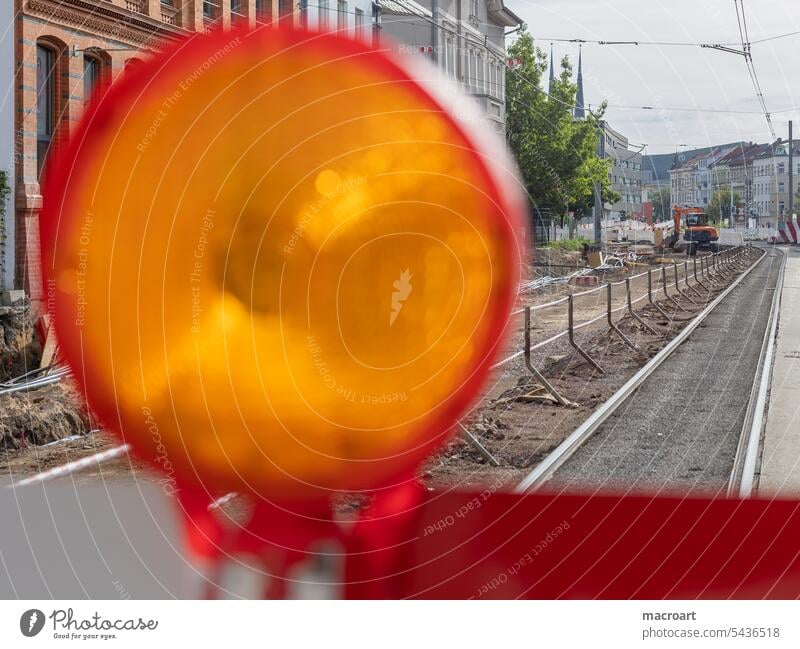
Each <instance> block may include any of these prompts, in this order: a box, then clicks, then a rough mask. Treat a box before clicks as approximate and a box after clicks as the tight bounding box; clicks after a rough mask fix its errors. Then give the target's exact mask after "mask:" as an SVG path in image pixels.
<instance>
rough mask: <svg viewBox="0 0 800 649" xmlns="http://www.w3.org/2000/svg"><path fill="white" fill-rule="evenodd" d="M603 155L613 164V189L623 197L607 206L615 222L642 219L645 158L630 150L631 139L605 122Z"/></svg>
mask: <svg viewBox="0 0 800 649" xmlns="http://www.w3.org/2000/svg"><path fill="white" fill-rule="evenodd" d="M600 126H601V138H602V141H601V142H600V152H601V156H602V157H603V158H608V159H610V160H611V161H612V166H611V170H610V171H609V172H608V173H609V178H610V180H611V189H613V190H614V191H615V192H616V193H617V194H619V195H620V199H619V201H617V202H616V203H613V204H610V203H607V204H606V205H605V206H604V209H605V211H606V216H609V217H610V218H612V219H625V218H632V219H640V218H642V217H643V212H642V155H641V153H640V152H638V151H635V150H634V151H631V150H630V143H629V142H628V138H627V137H625V136H624V135H622V134H621V133H618V132H617V131H615V130H614V129H612V128H611V127H610V126H609V125H608V123H607V122H605V121H601V122H600Z"/></svg>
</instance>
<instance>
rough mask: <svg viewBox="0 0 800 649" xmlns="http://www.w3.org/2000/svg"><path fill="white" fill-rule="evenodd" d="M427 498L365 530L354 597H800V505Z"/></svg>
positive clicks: (351, 570) (354, 569)
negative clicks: (799, 555)
mask: <svg viewBox="0 0 800 649" xmlns="http://www.w3.org/2000/svg"><path fill="white" fill-rule="evenodd" d="M420 498H421V500H420V501H419V502H418V503H416V504H414V503H412V502H411V500H409V501H408V502H406V503H405V505H407V507H406V508H405V510H406V513H404V514H402V515H399V516H393V517H390V518H388V519H387V518H383V519H382V522H379V521H374V522H364V523H360V524H359V526H358V528H357V531H356V535H355V545H356V547H354V548H353V549H352V551H353V554H351V556H350V557H349V559H348V567H347V579H346V581H347V582H348V587H347V593H346V594H347V596H348V597H351V598H365V597H383V598H407V597H415V598H418V597H421V598H456V599H461V598H471V597H475V598H517V597H525V598H532V599H551V598H584V599H585V598H603V599H627V598H636V599H660V598H678V599H693V598H796V597H797V596H798V595H800V561H798V554H799V553H800V502H795V501H764V500H750V501H738V500H721V499H720V500H708V499H697V498H692V499H688V498H687V499H681V498H665V497H659V498H650V497H644V496H635V497H616V496H595V497H592V496H581V495H570V496H558V497H556V496H549V495H530V496H517V495H513V494H506V493H491V492H490V491H486V492H484V493H483V494H481V493H477V492H476V493H449V494H444V495H431V494H425V495H423V496H421V497H420ZM374 515H375V516H377V517H379V518H380V517H381V516H382V513H381V512H376V513H375V514H374Z"/></svg>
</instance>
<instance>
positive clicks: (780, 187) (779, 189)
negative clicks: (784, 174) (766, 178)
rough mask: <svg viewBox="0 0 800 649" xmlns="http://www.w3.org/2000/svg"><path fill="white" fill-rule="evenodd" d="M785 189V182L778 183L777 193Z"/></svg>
mask: <svg viewBox="0 0 800 649" xmlns="http://www.w3.org/2000/svg"><path fill="white" fill-rule="evenodd" d="M785 191H786V183H778V193H779V194H782V193H783V192H785Z"/></svg>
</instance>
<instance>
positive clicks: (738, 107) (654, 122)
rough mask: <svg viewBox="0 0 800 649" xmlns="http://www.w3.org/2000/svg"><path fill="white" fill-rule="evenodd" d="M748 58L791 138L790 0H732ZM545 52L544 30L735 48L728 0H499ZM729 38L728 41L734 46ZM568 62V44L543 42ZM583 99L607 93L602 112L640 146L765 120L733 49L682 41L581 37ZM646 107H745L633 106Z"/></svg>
mask: <svg viewBox="0 0 800 649" xmlns="http://www.w3.org/2000/svg"><path fill="white" fill-rule="evenodd" d="M742 1H743V4H744V12H745V14H744V15H745V18H746V20H747V27H748V32H749V36H750V41H751V42H753V45H752V50H751V51H752V58H753V64H754V66H755V70H756V73H757V76H758V80H759V81H760V83H761V88H762V90H763V94H764V100H765V102H766V105H767V108H768V110H769V111H770V113H771V114H772V122H773V126H774V129H775V134H776V137H783V138H784V139H785V138H787V137H788V121H789V120H794V124H795V134H796V136H797V137H798V139H800V34H796V35H793V36H787V37H785V38H780V39H775V40H770V41H767V42H764V43H755V41H757V40H759V39H763V38H770V37H774V36H778V35H782V34H786V33H788V32H793V31H798V32H800V1H798V0H742ZM505 4H506V6H507V7H509V8H510V9H511V10H512V11H514V12H515V13H516V14H517V15H519V16H520V17H521V18H522V19H523V20H524V21H525V22H526V24H527V26H528V31H529V32H530V33H531V34H532V35H533V37H534V39H535V41H536V44H537V45H538V46H539V47H541V48H542V49H544V50H545V51H546V52H548V53H549V50H550V43H551V40H550V39H573V38H581V39H587V40H605V41H620V40H625V41H631V40H633V41H658V42H689V43H725V44H728V45H730V46H731V47H734V48H736V49H739V50H741V49H742V46H741V39H740V36H739V23H738V22H737V16H736V7H735V3H734V0H614V1H609V0H505ZM735 43H738V45H734V44H735ZM553 47H554V50H555V55H556V58H557V59H560V58H561V57H563V56H564V55H568V56H569V57H570V58H571V59H572V60H573V63H574V64H575V67H576V69H577V58H578V45H576V44H572V43H562V42H553ZM582 50H583V77H584V92H585V95H586V97H585V100H586V103H587V104H591V105H592V106H595V105H597V104H599V103H600V102H601V101H602V100H604V99H607V100H608V102H609V104H610V107H609V109H608V111H607V112H606V118H607V120H608V122H609V124H610V125H611V127H612V128H614V129H615V130H617V131H619V132H621V133H622V134H623V135H625V136H627V137H628V139H629V140H630V141H631V143H636V146H635V147H632V148H636V149H638V148H639V147H640V146H641V145H642V144H647V147H646V149H645V150H644V151H643V152H644V153H646V154H648V153H649V154H654V153H668V152H674V151H675V150H676V149H678V148H679V147H678V145H683V144H685V145H689V147H690V148H696V147H701V146H708V145H710V144H721V143H725V142H736V141H739V140H744V141H748V142H750V141H753V142H767V141H769V140H771V134H770V130H769V127H768V126H767V122H766V119H765V117H764V114H763V112H760V111H761V108H760V103H759V100H758V99H757V96H756V91H755V90H754V88H753V84H752V81H751V79H750V76H749V74H748V71H747V66H746V63H745V59H744V57H742V56H739V55H736V54H731V53H727V52H721V51H716V50H712V49H703V48H700V47H696V46H694V47H692V46H687V47H684V46H665V45H647V46H645V45H639V46H636V45H595V44H584V45H583V46H582ZM622 106H635V107H640V106H655V107H657V108H660V109H666V108H691V109H698V108H700V109H715V110H735V111H753V113H754V114H730V113H703V112H691V111H672V110H640V109H638V108H636V109H630V108H623V107H622Z"/></svg>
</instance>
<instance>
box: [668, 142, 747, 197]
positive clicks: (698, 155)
mask: <svg viewBox="0 0 800 649" xmlns="http://www.w3.org/2000/svg"><path fill="white" fill-rule="evenodd" d="M742 146H747V143H746V142H735V143H733V144H724V145H720V146H712V147H709V148H707V149H700V150H698V151H697V152H692V153H694V155H687V154H682V155H681V156H680V157H679V155H678V154H675V160H674V163H673V166H672V168H671V169H670V170H669V177H670V197H671V199H672V205H673V206H674V205H687V206H689V207H702V208H707V207H708V204H709V203H710V202H711V198H712V196H713V195H714V168H715V166H716V165H717V163H718V162H719V161H720V160H721V159H723V158H724V157H725V156H727V155H728V154H729V153H731V151H733V150H735V149H737V148H738V147H742Z"/></svg>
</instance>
